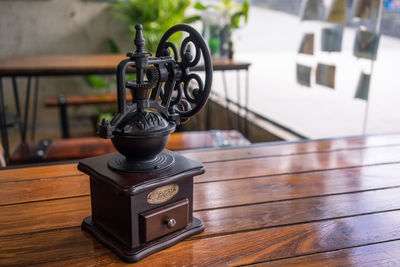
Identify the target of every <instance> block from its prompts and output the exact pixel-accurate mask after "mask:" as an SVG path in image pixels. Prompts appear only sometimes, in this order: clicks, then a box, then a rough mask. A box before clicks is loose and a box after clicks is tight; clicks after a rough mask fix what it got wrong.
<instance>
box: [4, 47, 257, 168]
mask: <svg viewBox="0 0 400 267" xmlns="http://www.w3.org/2000/svg"><path fill="white" fill-rule="evenodd" d="M125 58H126V56H125V55H123V54H97V55H43V56H11V57H6V58H3V59H1V60H0V128H1V129H0V131H1V134H2V136H1V138H2V144H3V147H4V150H5V156H6V159H7V160H8V158H9V154H10V151H9V146H8V133H7V128H6V127H5V125H7V121H6V117H5V112H3V111H4V110H5V103H4V92H3V85H2V78H4V77H10V78H11V79H12V84H13V91H14V98H15V106H16V110H17V115H18V117H19V118H20V120H19V123H20V125H19V128H20V130H21V140H22V143H24V142H25V140H26V133H27V127H28V117H29V116H28V114H29V113H28V110H29V101H25V104H24V110H22V109H21V107H20V106H21V105H20V100H19V93H18V91H19V90H18V87H17V82H16V78H17V77H27V78H28V82H27V88H26V91H27V92H26V94H27V99H29V96H30V91H31V77H36V81H35V84H34V92H33V94H34V96H33V97H34V101H33V102H34V110H33V116H32V124H31V125H32V139H34V132H35V123H36V114H37V111H36V107H37V103H38V88H39V80H38V79H39V77H40V76H68V75H89V74H115V72H116V67H117V66H118V63H119V62H120V61H121V60H123V59H125ZM249 66H250V63H248V62H238V61H232V60H213V68H214V70H216V71H222V72H223V75H224V76H223V77H224V87H225V88H224V90H225V93H226V98H227V99H228V100H229V98H228V95H227V93H228V89H227V85H226V79H225V71H228V70H236V71H240V70H248V69H249ZM191 70H193V71H203V70H204V66H202V65H198V66H196V67H193V68H191ZM246 80H247V81H246V88H245V103H246V105H245V107H244V108H245V109H246V111H247V105H248V90H249V89H248V73H247V76H246ZM238 90H240V87H239V86H238ZM35 103H36V104H35ZM35 105H36V106H35ZM3 114H4V115H3ZM228 114H230V113H229V112H228ZM22 118H23V119H22ZM229 118H230V117H229ZM230 124H231V118H230ZM245 126H246V130H247V124H246V125H245ZM230 128H232V127H230Z"/></svg>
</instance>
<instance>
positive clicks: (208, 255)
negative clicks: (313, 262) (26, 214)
mask: <svg viewBox="0 0 400 267" xmlns="http://www.w3.org/2000/svg"><path fill="white" fill-rule="evenodd" d="M371 229H373V231H371ZM399 238H400V212H399V211H393V212H384V213H379V214H372V215H363V216H357V217H351V218H345V219H338V220H329V221H323V222H316V223H306V224H297V225H293V226H285V227H278V228H269V229H263V230H258V231H249V232H244V233H236V234H231V235H224V236H216V237H210V238H204V239H199V240H189V241H184V242H181V243H179V244H177V245H175V246H173V247H170V248H168V249H166V250H163V251H160V252H158V253H155V254H153V255H150V256H149V257H147V258H145V259H143V260H142V261H140V262H138V263H136V264H135V266H157V265H161V264H162V265H175V266H182V265H188V264H191V265H196V266H212V265H226V264H230V265H240V264H250V263H253V262H262V261H268V260H277V259H283V258H288V257H294V256H300V255H304V254H311V253H319V252H325V251H331V250H338V249H344V248H349V247H355V246H363V245H368V244H371V243H377V242H385V241H391V240H395V239H399ZM249 241H251V242H249ZM44 251H45V252H46V253H45V254H44ZM107 251H108V250H107V249H106V248H105V247H103V246H102V245H101V244H100V243H98V242H97V241H95V240H94V239H93V238H92V237H91V236H89V235H88V234H87V233H84V232H82V231H81V230H80V229H79V228H73V229H66V230H60V231H54V232H44V233H37V234H31V235H28V236H26V235H25V236H12V237H4V238H0V264H9V265H15V264H26V265H28V264H35V263H42V262H46V261H49V262H53V261H58V262H57V266H63V265H64V266H65V265H68V266H73V265H74V264H76V265H93V264H97V263H96V262H97V260H98V259H97V257H98V256H101V255H103V254H105V253H107ZM17 255H24V257H17ZM171 255H173V257H171ZM71 258H73V260H71ZM115 259H116V258H115V257H114V256H111V257H106V258H103V261H102V262H101V264H102V265H106V264H111V263H113V262H115ZM62 260H66V263H63V262H61V261H62ZM116 260H117V262H118V263H119V259H116ZM53 264H54V263H53Z"/></svg>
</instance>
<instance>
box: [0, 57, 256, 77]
mask: <svg viewBox="0 0 400 267" xmlns="http://www.w3.org/2000/svg"><path fill="white" fill-rule="evenodd" d="M126 58H127V57H126V56H125V55H123V54H97V55H84V54H82V55H42V56H11V57H6V58H4V59H2V60H0V75H1V76H11V75H21V76H26V75H42V76H45V75H68V74H79V75H84V74H95V73H98V74H115V72H116V69H117V66H118V64H119V62H120V61H122V60H123V59H126ZM249 66H250V63H247V62H237V61H232V60H213V67H214V70H235V69H247V68H248V67H249ZM191 69H192V70H196V71H202V70H204V66H202V65H198V66H196V67H194V68H191Z"/></svg>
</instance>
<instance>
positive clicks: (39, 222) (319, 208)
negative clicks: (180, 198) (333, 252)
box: [0, 188, 400, 237]
mask: <svg viewBox="0 0 400 267" xmlns="http://www.w3.org/2000/svg"><path fill="white" fill-rule="evenodd" d="M243 193H246V192H243ZM399 195H400V188H393V189H385V190H376V191H370V192H361V193H353V194H344V195H331V196H326V197H315V198H307V199H298V200H289V201H279V202H269V203H263V204H258V205H248V206H240V207H232V208H224V209H214V210H205V211H198V212H195V214H194V216H196V217H198V218H200V219H201V220H202V221H203V223H204V224H205V226H206V230H205V231H204V232H203V233H201V234H200V235H199V236H203V237H204V236H210V235H216V234H227V233H232V232H240V231H248V230H256V229H260V228H266V227H273V226H279V225H288V224H295V223H304V222H310V221H317V220H326V219H333V218H338V217H346V216H353V215H359V214H366V213H372V212H380V211H387V210H394V209H400V202H399V201H398V196H399ZM299 207H301V209H299ZM194 209H195V210H197V207H196V204H195V206H194ZM0 214H2V216H0V236H6V235H16V234H26V233H33V232H39V231H45V230H55V229H60V228H66V227H74V226H79V225H80V224H81V223H82V220H83V218H85V217H86V216H89V215H90V214H91V210H90V197H79V198H69V199H61V200H51V201H44V202H35V203H27V204H17V205H12V206H3V207H0Z"/></svg>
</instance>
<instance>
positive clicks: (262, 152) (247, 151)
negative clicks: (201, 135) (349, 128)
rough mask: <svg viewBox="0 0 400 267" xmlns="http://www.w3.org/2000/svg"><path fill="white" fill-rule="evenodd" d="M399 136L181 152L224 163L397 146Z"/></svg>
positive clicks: (399, 142) (189, 155)
mask: <svg viewBox="0 0 400 267" xmlns="http://www.w3.org/2000/svg"><path fill="white" fill-rule="evenodd" d="M399 144H400V135H398V134H389V135H376V136H363V137H354V138H346V139H332V140H323V141H318V140H310V141H304V142H297V143H278V144H274V143H265V145H260V144H256V145H254V146H251V147H246V148H228V149H223V150H222V149H219V150H207V151H195V152H193V151H182V152H181V153H184V155H185V156H186V157H190V158H192V159H195V160H199V161H201V162H213V161H225V160H235V159H246V158H257V157H272V156H283V155H296V154H304V153H315V152H327V151H335V150H353V149H362V148H366V147H377V146H388V145H399Z"/></svg>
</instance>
